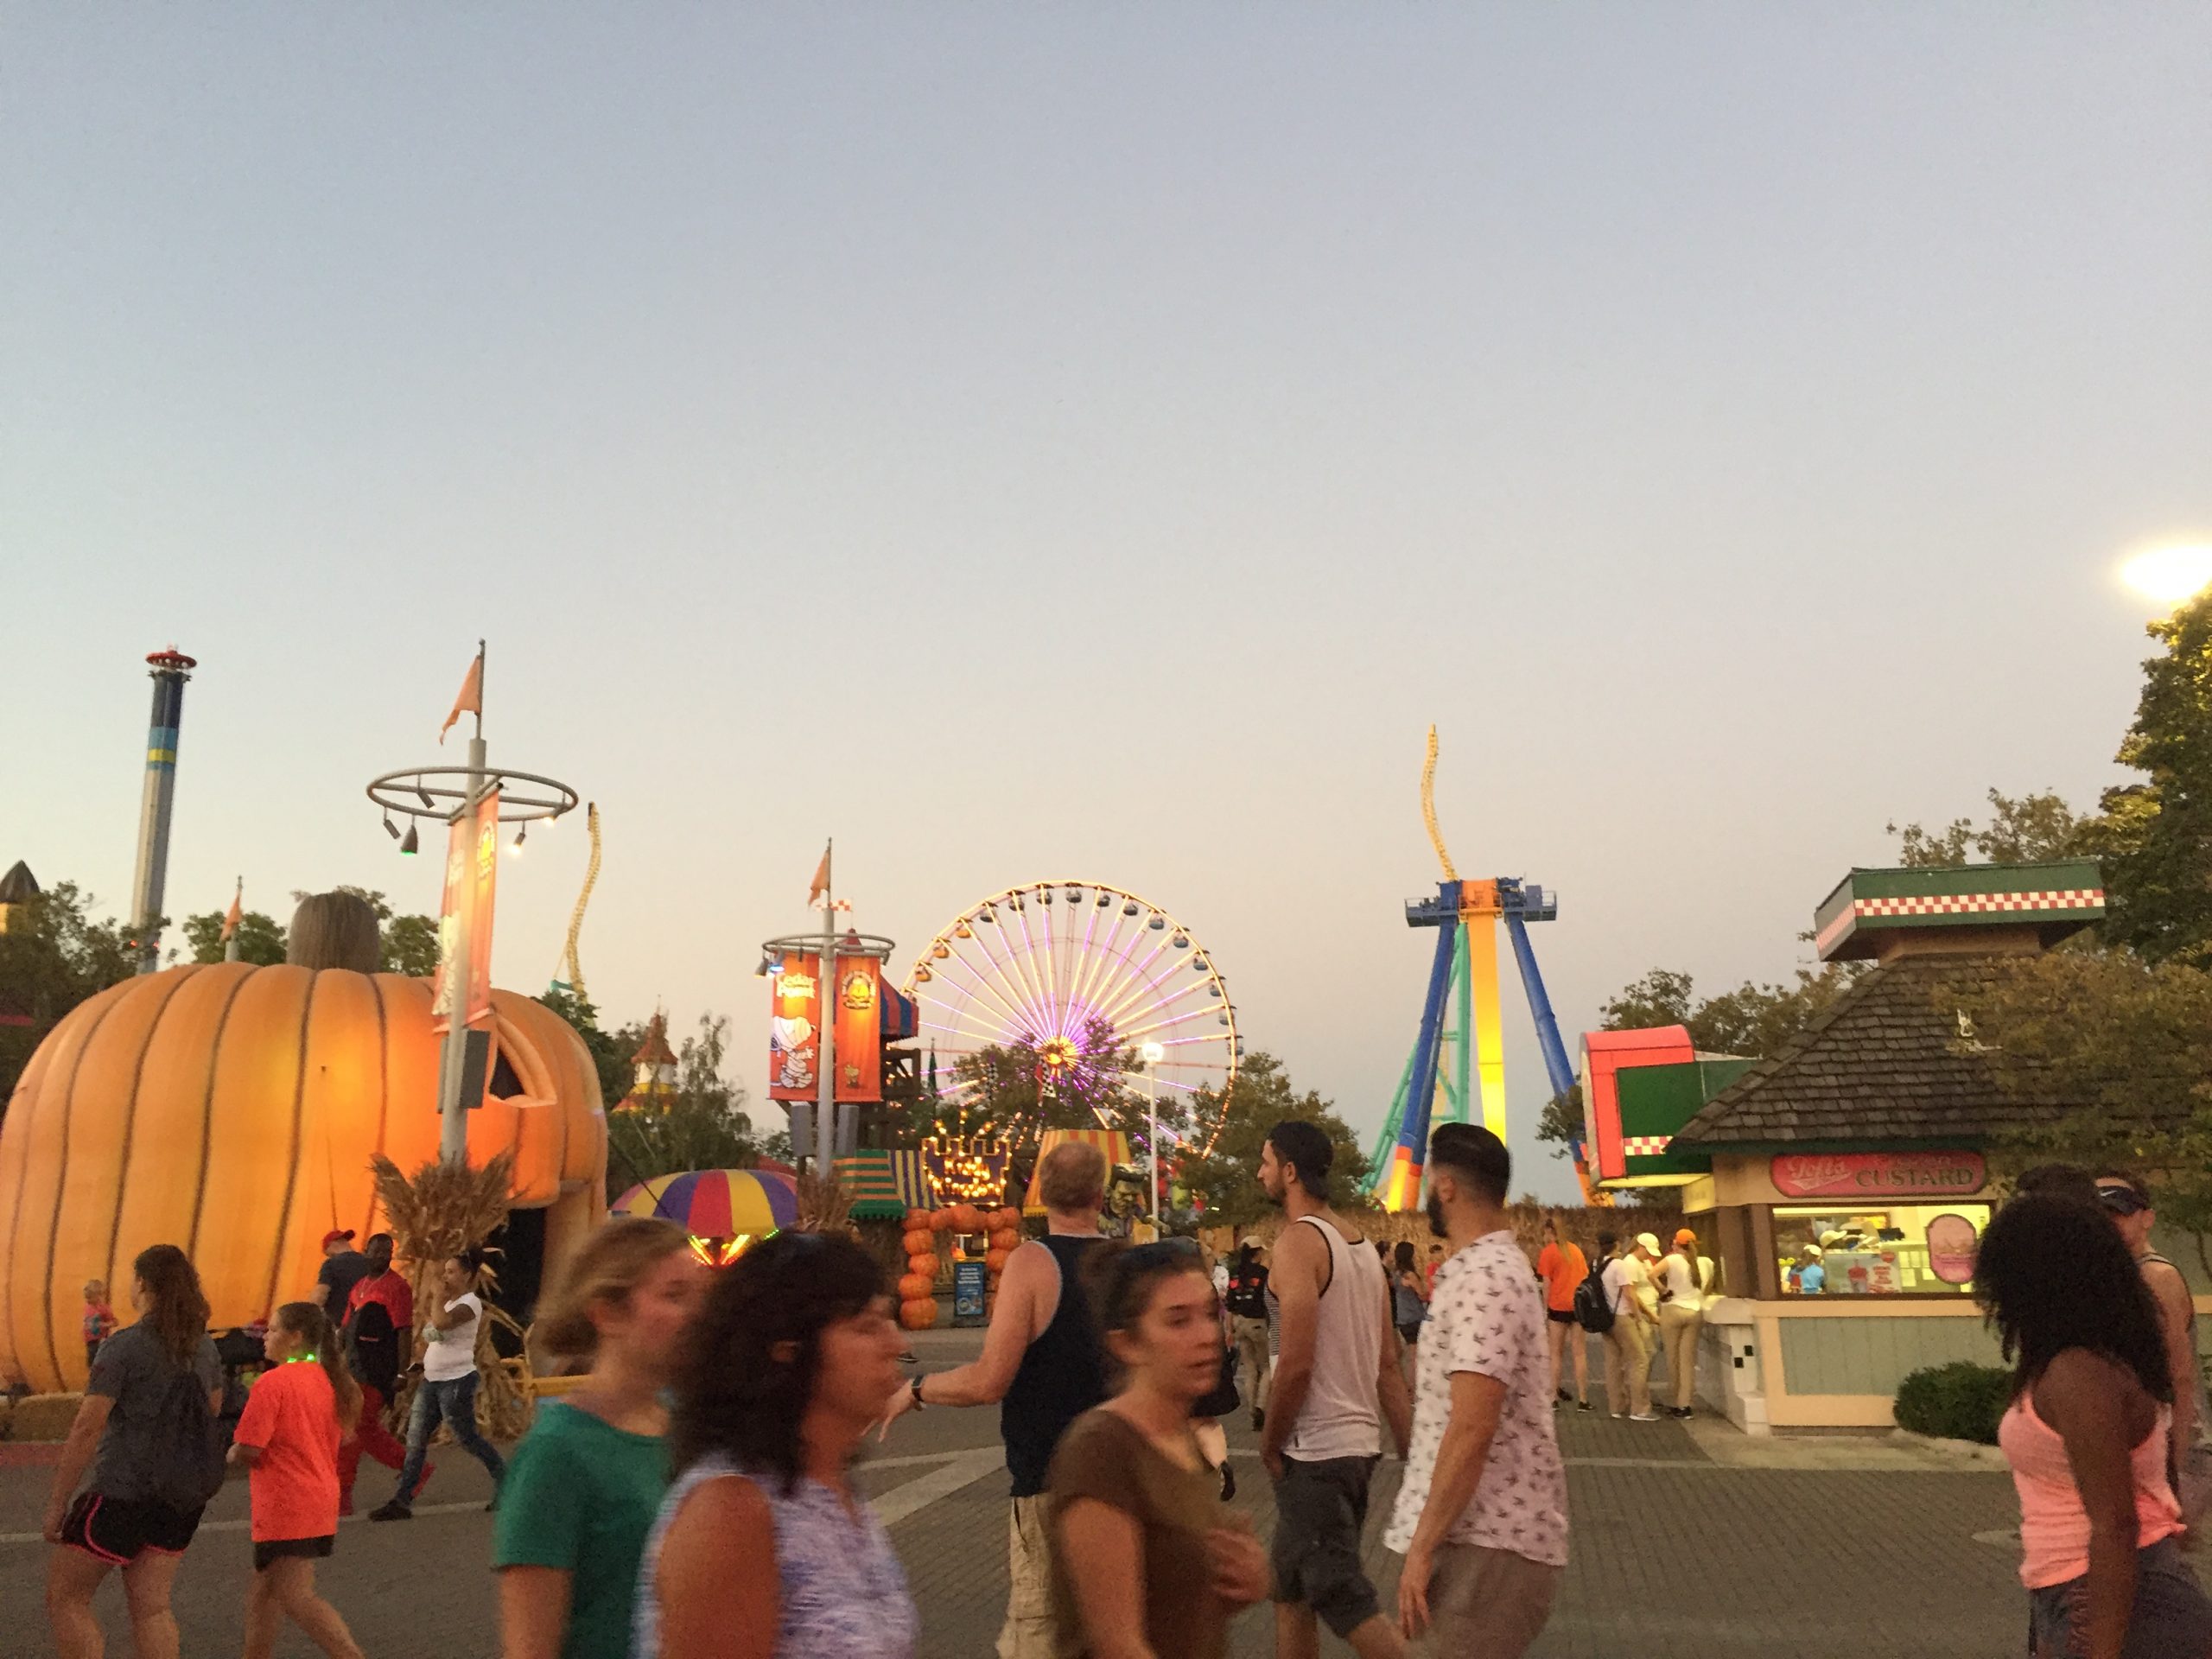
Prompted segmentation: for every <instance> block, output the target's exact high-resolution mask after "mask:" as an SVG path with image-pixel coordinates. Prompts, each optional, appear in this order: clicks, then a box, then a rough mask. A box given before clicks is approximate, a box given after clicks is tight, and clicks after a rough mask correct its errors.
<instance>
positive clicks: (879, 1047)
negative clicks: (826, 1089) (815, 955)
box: [832, 957, 883, 1103]
mask: <svg viewBox="0 0 2212 1659" xmlns="http://www.w3.org/2000/svg"><path fill="white" fill-rule="evenodd" d="M882 995H883V987H882V983H881V981H880V963H878V962H877V961H876V959H875V958H874V957H838V958H837V1028H836V1042H835V1043H834V1044H833V1045H832V1051H833V1052H835V1053H836V1057H837V1059H836V1065H837V1099H838V1101H839V1102H840V1103H845V1102H871V1101H879V1100H881V1099H882V1098H883V1011H882V1007H881V1002H882Z"/></svg>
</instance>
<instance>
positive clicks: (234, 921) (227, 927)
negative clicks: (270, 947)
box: [222, 876, 245, 944]
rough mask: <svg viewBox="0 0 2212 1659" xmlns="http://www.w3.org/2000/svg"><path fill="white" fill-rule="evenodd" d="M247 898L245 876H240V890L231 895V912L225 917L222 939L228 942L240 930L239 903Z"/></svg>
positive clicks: (225, 942)
mask: <svg viewBox="0 0 2212 1659" xmlns="http://www.w3.org/2000/svg"><path fill="white" fill-rule="evenodd" d="M243 899H245V877H244V876H240V877H239V878H238V891H237V892H236V893H232V895H231V909H230V913H229V914H228V915H226V916H225V917H224V918H223V935H222V941H223V943H224V944H229V943H230V942H231V940H232V938H236V937H237V934H238V905H239V903H240V901H242V900H243Z"/></svg>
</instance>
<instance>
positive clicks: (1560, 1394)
mask: <svg viewBox="0 0 2212 1659" xmlns="http://www.w3.org/2000/svg"><path fill="white" fill-rule="evenodd" d="M1552 1393H1553V1397H1554V1399H1556V1400H1557V1401H1558V1402H1559V1403H1560V1405H1562V1406H1563V1405H1565V1404H1566V1403H1567V1402H1568V1401H1570V1400H1572V1399H1573V1398H1574V1396H1573V1395H1571V1394H1569V1393H1568V1392H1567V1390H1566V1389H1554V1390H1553V1391H1552Z"/></svg>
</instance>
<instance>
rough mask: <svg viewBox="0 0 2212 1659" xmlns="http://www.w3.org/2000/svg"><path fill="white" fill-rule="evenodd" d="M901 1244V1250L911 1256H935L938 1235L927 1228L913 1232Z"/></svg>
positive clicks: (900, 1241) (909, 1232)
mask: <svg viewBox="0 0 2212 1659" xmlns="http://www.w3.org/2000/svg"><path fill="white" fill-rule="evenodd" d="M899 1245H900V1248H902V1249H905V1251H906V1254H907V1255H935V1254H936V1253H937V1235H936V1234H935V1233H933V1232H931V1231H930V1230H929V1229H928V1228H926V1227H921V1228H916V1229H913V1230H910V1231H908V1233H907V1234H906V1236H905V1237H904V1238H902V1239H900V1240H899Z"/></svg>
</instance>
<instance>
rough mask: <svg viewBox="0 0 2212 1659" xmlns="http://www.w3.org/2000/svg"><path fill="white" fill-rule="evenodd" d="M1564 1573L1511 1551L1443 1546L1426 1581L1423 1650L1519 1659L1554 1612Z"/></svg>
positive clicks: (1451, 1657)
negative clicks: (1426, 1632)
mask: <svg viewBox="0 0 2212 1659" xmlns="http://www.w3.org/2000/svg"><path fill="white" fill-rule="evenodd" d="M1564 1571H1565V1569H1564V1568H1562V1567H1547V1566H1545V1565H1544V1564H1543V1563H1542V1562H1541V1561H1532V1560H1529V1558H1528V1557H1527V1556H1525V1555H1516V1554H1514V1553H1513V1552H1512V1551H1511V1550H1507V1549H1486V1548H1484V1547H1483V1546H1481V1545H1480V1544H1446V1545H1445V1546H1444V1548H1441V1549H1440V1550H1438V1551H1437V1552H1436V1575H1435V1576H1434V1577H1433V1578H1432V1579H1431V1580H1429V1582H1428V1616H1429V1627H1428V1635H1427V1641H1426V1643H1424V1644H1423V1649H1422V1650H1423V1651H1425V1652H1428V1653H1432V1654H1435V1655H1438V1656H1440V1659H1444V1656H1448V1659H1521V1656H1522V1654H1524V1653H1526V1652H1528V1650H1529V1648H1530V1647H1531V1646H1533V1645H1534V1644H1535V1640H1536V1638H1537V1637H1539V1636H1540V1635H1541V1634H1542V1633H1543V1629H1544V1623H1545V1621H1546V1620H1547V1619H1548V1618H1551V1616H1552V1601H1553V1599H1554V1598H1555V1597H1556V1596H1557V1595H1558V1594H1559V1581H1560V1576H1561V1574H1562V1573H1564Z"/></svg>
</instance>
